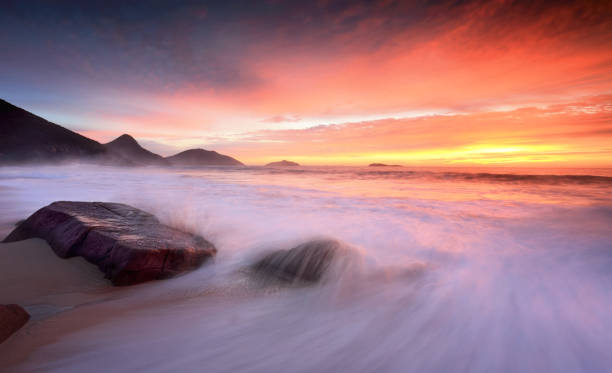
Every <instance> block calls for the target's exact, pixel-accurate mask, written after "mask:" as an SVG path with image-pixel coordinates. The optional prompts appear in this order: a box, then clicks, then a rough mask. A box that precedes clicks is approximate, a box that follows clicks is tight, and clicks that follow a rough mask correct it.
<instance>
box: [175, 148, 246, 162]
mask: <svg viewBox="0 0 612 373" xmlns="http://www.w3.org/2000/svg"><path fill="white" fill-rule="evenodd" d="M166 159H167V160H168V161H169V162H170V163H171V164H173V165H175V166H244V164H243V163H242V162H240V161H238V160H236V159H234V158H232V157H230V156H227V155H223V154H219V153H217V152H215V151H211V150H204V149H190V150H185V151H184V152H181V153H178V154H175V155H173V156H171V157H167V158H166Z"/></svg>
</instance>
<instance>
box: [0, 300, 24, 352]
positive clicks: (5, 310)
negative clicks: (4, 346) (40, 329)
mask: <svg viewBox="0 0 612 373" xmlns="http://www.w3.org/2000/svg"><path fill="white" fill-rule="evenodd" d="M29 319H30V315H29V314H28V313H27V312H26V310H24V309H23V308H22V307H21V306H19V305H17V304H6V305H4V304H0V343H2V342H4V341H5V340H6V339H7V338H8V337H10V336H11V334H13V333H15V332H16V331H17V330H19V329H20V328H21V327H22V326H24V325H25V324H26V323H27V322H28V320H29Z"/></svg>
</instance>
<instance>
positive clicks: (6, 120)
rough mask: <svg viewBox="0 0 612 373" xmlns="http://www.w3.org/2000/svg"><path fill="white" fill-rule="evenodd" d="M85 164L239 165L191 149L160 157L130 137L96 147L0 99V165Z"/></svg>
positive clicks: (66, 130) (207, 151)
mask: <svg viewBox="0 0 612 373" xmlns="http://www.w3.org/2000/svg"><path fill="white" fill-rule="evenodd" d="M70 160H76V161H86V162H96V163H103V164H110V165H121V166H139V165H160V166H164V165H178V166H241V165H243V164H242V163H241V162H239V161H237V160H235V159H234V158H232V157H229V156H227V155H223V154H219V153H217V152H215V151H209V150H204V149H191V150H187V151H184V152H182V153H179V154H176V155H174V156H172V157H168V158H164V157H162V156H160V155H157V154H155V153H152V152H150V151H148V150H147V149H145V148H143V147H142V146H140V144H138V142H137V141H136V140H135V139H134V138H133V137H132V136H130V135H121V136H119V137H118V138H116V139H115V140H113V141H111V142H109V143H107V144H104V145H103V144H100V143H99V142H97V141H94V140H92V139H90V138H87V137H85V136H81V135H79V134H78V133H76V132H72V131H70V130H69V129H67V128H64V127H62V126H59V125H57V124H55V123H51V122H49V121H47V120H45V119H43V118H41V117H39V116H37V115H34V114H32V113H30V112H28V111H26V110H23V109H21V108H18V107H17V106H15V105H12V104H10V103H8V102H6V101H4V100H2V99H0V165H1V164H17V163H31V162H36V163H58V162H61V161H70Z"/></svg>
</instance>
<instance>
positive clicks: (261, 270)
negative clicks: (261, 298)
mask: <svg viewBox="0 0 612 373" xmlns="http://www.w3.org/2000/svg"><path fill="white" fill-rule="evenodd" d="M339 250H340V243H339V242H338V241H335V240H330V239H319V240H313V241H308V242H306V243H303V244H301V245H299V246H296V247H294V248H292V249H290V250H279V251H275V252H272V253H270V254H268V255H266V256H264V257H263V258H261V259H259V260H258V261H257V262H255V264H253V265H252V266H251V269H252V271H253V272H254V273H255V274H257V275H259V276H263V277H264V278H268V279H274V280H279V281H282V282H289V283H295V282H299V283H316V282H319V281H320V280H321V279H322V277H323V276H324V274H325V273H326V271H327V270H328V268H329V266H330V265H331V263H332V261H333V259H334V257H335V256H336V255H337V254H338V251H339Z"/></svg>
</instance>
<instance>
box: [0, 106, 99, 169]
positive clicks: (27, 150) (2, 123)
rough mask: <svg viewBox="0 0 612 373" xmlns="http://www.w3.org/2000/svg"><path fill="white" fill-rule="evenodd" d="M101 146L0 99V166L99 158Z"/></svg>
mask: <svg viewBox="0 0 612 373" xmlns="http://www.w3.org/2000/svg"><path fill="white" fill-rule="evenodd" d="M106 155H107V154H106V149H105V148H104V146H103V145H102V144H100V143H99V142H97V141H94V140H92V139H89V138H87V137H85V136H81V135H79V134H78V133H75V132H72V131H70V130H69V129H66V128H64V127H62V126H59V125H57V124H54V123H51V122H49V121H47V120H45V119H43V118H41V117H39V116H37V115H34V114H32V113H30V112H28V111H26V110H23V109H21V108H18V107H17V106H15V105H12V104H10V103H8V102H6V101H4V100H0V163H23V162H57V161H62V160H69V159H74V158H79V159H102V158H105V156H106Z"/></svg>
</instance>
